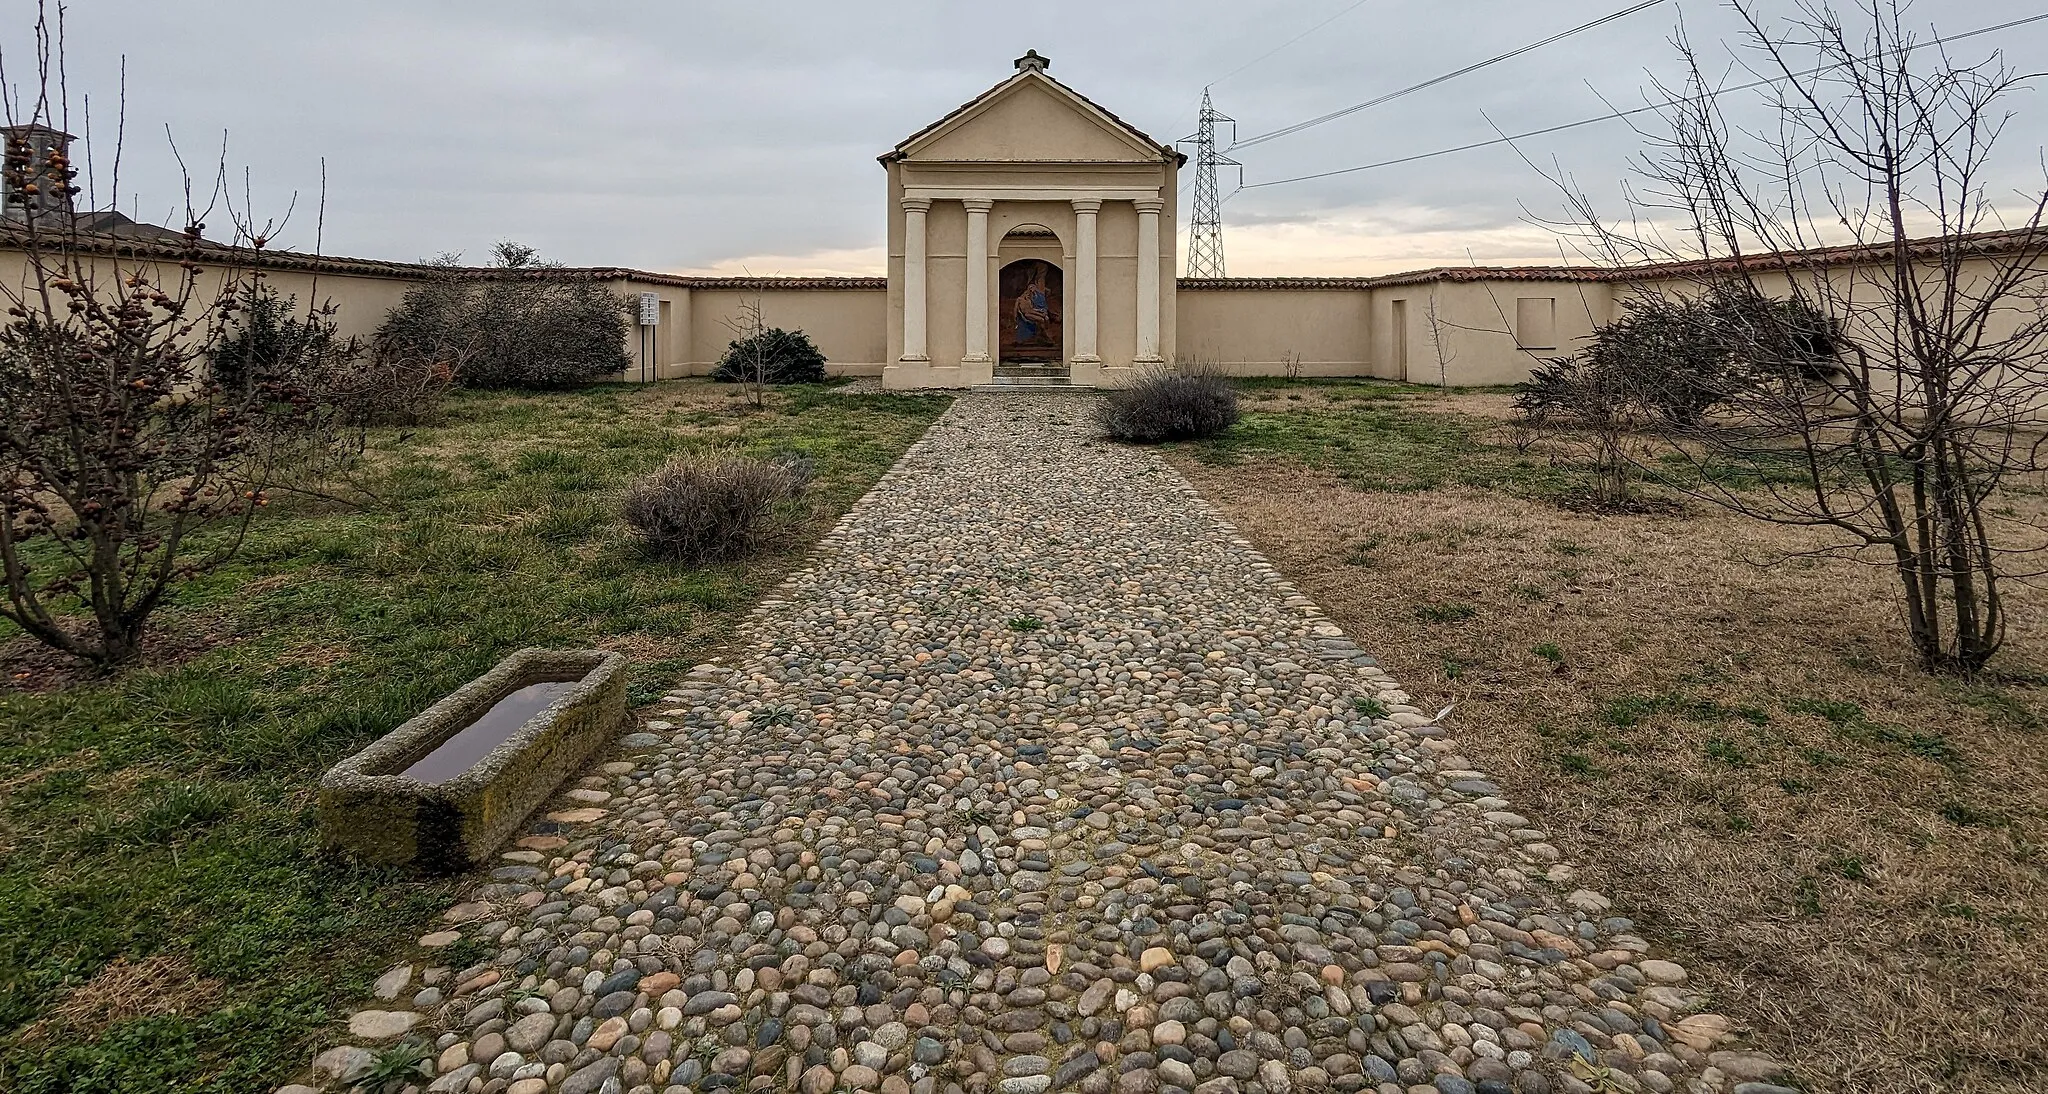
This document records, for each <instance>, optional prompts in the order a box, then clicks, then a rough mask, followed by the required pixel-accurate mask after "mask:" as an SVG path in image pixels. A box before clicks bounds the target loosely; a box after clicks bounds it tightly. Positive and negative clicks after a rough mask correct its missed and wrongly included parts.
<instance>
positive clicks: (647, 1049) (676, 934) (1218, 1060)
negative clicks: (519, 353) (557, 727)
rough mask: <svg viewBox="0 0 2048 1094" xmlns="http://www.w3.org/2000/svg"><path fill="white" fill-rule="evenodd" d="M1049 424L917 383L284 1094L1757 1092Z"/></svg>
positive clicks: (1215, 517) (1158, 491) (1339, 674)
mask: <svg viewBox="0 0 2048 1094" xmlns="http://www.w3.org/2000/svg"><path fill="white" fill-rule="evenodd" d="M1088 410H1089V400H1088V399H1087V398H1085V397H1077V396H1071V395H1065V396H1061V395H1035V396H1022V395H969V396H966V397H963V398H961V399H959V400H958V401H956V403H955V404H954V406H953V407H952V408H951V409H950V410H949V411H948V412H947V413H946V415H945V416H944V417H943V418H941V419H940V420H939V421H938V422H937V423H936V424H935V425H934V426H933V428H932V429H931V431H930V432H929V433H928V434H927V435H926V436H925V437H924V438H923V439H922V440H920V441H919V442H918V443H917V444H916V445H915V446H914V447H913V448H912V449H911V450H910V451H909V452H908V453H906V455H905V456H904V457H903V459H902V460H901V461H899V463H898V464H897V466H896V467H895V468H894V469H892V470H891V471H890V472H889V474H888V475H887V476H886V477H885V478H884V479H883V480H882V481H881V482H880V483H879V484H878V485H877V486H876V488H875V489H874V490H873V491H871V492H870V493H869V494H868V496H866V497H865V498H863V499H862V500H861V501H860V502H859V503H858V504H857V505H856V506H855V507H854V508H853V509H852V510H851V511H850V512H849V513H848V514H847V516H846V517H845V518H844V519H843V520H842V521H841V522H840V525H839V526H838V528H836V529H835V530H834V531H833V532H832V534H831V535H829V536H828V537H827V538H826V540H825V541H824V542H823V544H822V545H821V547H820V549H819V552H818V554H817V556H816V560H815V563H814V564H813V565H812V566H811V567H810V568H808V569H804V570H802V571H799V572H798V573H796V574H794V575H792V576H791V578H790V579H789V580H788V581H787V582H785V583H784V585H783V586H782V587H781V588H780V589H779V590H777V591H776V592H775V593H774V594H772V595H771V596H770V597H769V598H768V599H767V600H765V601H764V602H763V603H762V604H761V605H760V606H759V607H758V608H757V609H756V611H755V614H754V615H753V616H752V617H751V618H750V620H749V622H748V624H747V626H746V627H745V629H744V631H743V633H742V636H741V638H740V640H739V641H738V642H737V644H736V645H735V646H734V647H733V649H732V652H731V653H730V655H729V656H727V657H725V658H723V659H722V661H720V662H718V663H713V664H707V665H703V666H699V667H698V668H697V669H696V670H694V671H692V672H691V673H690V675H689V677H688V678H687V679H686V680H685V681H683V682H682V683H681V684H680V685H679V686H678V687H677V688H675V689H674V691H673V692H672V693H671V694H669V695H668V696H667V697H666V698H665V700H664V701H663V702H662V703H660V704H657V705H656V707H655V708H654V710H653V711H652V712H651V713H650V714H649V718H650V719H651V720H649V721H647V722H646V723H645V724H644V725H643V726H642V727H641V729H640V731H638V732H636V733H634V734H632V735H629V736H628V737H626V738H625V739H624V743H623V748H622V750H621V752H619V753H618V756H619V758H617V759H614V760H612V761H611V762H607V763H604V764H602V765H601V766H599V767H598V768H597V769H596V770H595V771H594V772H592V773H591V774H589V775H588V776H587V777H584V778H582V779H580V780H579V781H578V782H577V783H575V784H574V786H573V787H572V788H570V789H569V790H567V791H566V792H565V794H564V795H563V796H562V798H561V799H560V800H559V801H558V802H557V803H556V804H555V805H554V806H552V807H551V811H550V812H548V813H547V814H545V817H544V819H537V820H536V821H535V822H534V823H533V824H532V825H531V826H530V827H531V831H530V834H528V835H526V836H524V837H522V838H520V839H519V840H517V841H516V842H515V844H514V846H513V847H511V848H510V849H508V850H507V851H506V852H505V853H504V855H503V859H502V861H501V863H500V864H499V865H498V866H497V867H496V868H495V869H493V870H492V871H491V872H490V876H489V879H488V880H487V882H485V883H484V884H482V885H481V886H480V887H479V888H478V889H477V890H476V891H475V892H474V893H473V894H472V895H471V897H470V899H468V900H467V901H465V902H464V903H463V904H461V905H459V906H457V907H455V908H453V909H450V911H449V912H448V914H447V920H448V923H447V925H446V928H445V929H443V930H438V931H436V932H434V933H433V934H429V935H427V936H426V937H424V938H422V939H421V940H420V943H421V948H420V950H419V951H418V953H416V954H415V955H414V956H413V957H412V959H410V960H408V961H406V962H404V963H401V964H398V965H396V966H394V967H393V968H392V970H391V971H390V972H389V973H387V974H386V975H385V976H384V977H383V978H382V979H381V980H380V981H379V982H378V984H377V986H376V989H375V994H376V995H377V996H378V997H379V1001H378V1002H375V1003H373V1004H371V1005H369V1006H367V1007H365V1008H364V1009H363V1010H361V1011H360V1012H358V1013H356V1014H355V1015H353V1016H352V1018H351V1019H350V1030H351V1037H350V1038H349V1040H350V1041H351V1042H352V1043H350V1044H346V1045H343V1046H341V1047H338V1048H334V1049H330V1050H328V1051H326V1052H324V1053H322V1054H321V1056H320V1057H319V1059H317V1060H316V1061H315V1063H314V1068H313V1070H312V1072H311V1073H310V1074H309V1075H307V1076H303V1077H302V1081H301V1083H300V1084H294V1086H292V1087H287V1088H283V1089H284V1090H286V1091H290V1092H291V1094H303V1092H304V1091H307V1090H311V1089H331V1090H341V1089H347V1088H348V1087H349V1086H350V1085H351V1084H352V1083H354V1082H356V1081H358V1080H359V1079H360V1078H361V1077H362V1076H363V1075H364V1074H365V1073H366V1072H367V1071H368V1069H369V1068H371V1067H372V1066H373V1065H374V1064H375V1063H377V1062H378V1061H379V1059H380V1057H379V1055H378V1054H379V1053H383V1054H384V1056H385V1057H386V1058H388V1056H389V1054H390V1051H389V1046H390V1045H392V1044H395V1043H403V1042H402V1041H401V1039H410V1043H412V1044H414V1045H416V1046H417V1049H416V1050H415V1054H416V1055H417V1054H420V1053H419V1051H418V1050H424V1053H423V1058H421V1059H420V1061H419V1063H418V1070H417V1082H415V1083H413V1084H412V1085H414V1086H415V1087H418V1088H421V1089H426V1090H432V1091H450V1092H455V1091H461V1092H487V1094H506V1092H509V1094H543V1092H560V1094H684V1092H691V1091H715V1090H735V1091H739V1090H745V1091H764V1090H777V1091H785V1090H794V1091H800V1092H801V1094H831V1092H835V1091H877V1092H881V1094H1046V1092H1048V1091H1078V1092H1081V1094H1155V1092H1156V1094H1294V1092H1303V1094H1306V1092H1311V1091H1324V1090H1335V1091H1344V1092H1352V1091H1371V1092H1374V1094H1549V1092H1567V1091H1569V1092H1587V1091H1603V1092H1604V1091H1628V1092H1634V1091H1651V1092H1658V1094H1662V1092H1665V1091H1673V1090H1678V1091H1686V1092H1708V1091H1712V1092H1724V1091H1733V1092H1735V1094H1777V1092H1781V1091H1784V1090H1785V1088H1784V1087H1781V1086H1778V1085H1776V1083H1774V1082H1773V1081H1772V1080H1773V1079H1774V1078H1776V1077H1777V1076H1778V1074H1779V1068H1778V1065H1777V1064H1776V1063H1775V1062H1773V1061H1772V1060H1770V1059H1769V1058H1767V1057H1765V1056H1763V1055H1761V1054H1758V1053H1756V1052H1753V1051H1749V1050H1746V1049H1744V1048H1742V1047H1741V1046H1740V1045H1739V1043H1738V1042H1737V1041H1735V1040H1734V1038H1733V1036H1732V1035H1733V1034H1734V1033H1735V1032H1736V1031H1735V1030H1734V1029H1733V1023H1731V1022H1730V1021H1729V1020H1728V1019H1726V1018H1724V1017H1722V1016H1720V1015H1718V1014H1715V1013H1713V1012H1712V1011H1711V1010H1710V1009H1708V1007H1707V1003H1708V1000H1707V997H1706V995H1705V994H1704V992H1703V991H1702V990H1701V989H1700V987H1699V986H1698V985H1695V984H1693V983H1690V982H1689V978H1688V976H1687V974H1686V971H1685V970H1684V969H1683V968H1682V967H1680V966H1679V965H1677V964H1675V963H1673V962H1670V961H1666V960H1659V959H1656V958H1654V957H1653V956H1652V952H1651V947H1650V946H1649V945H1648V943H1646V942H1645V941H1644V939H1643V938H1641V937H1640V936H1638V935H1637V934H1636V933H1635V932H1634V927H1633V925H1632V924H1631V923H1630V921H1629V920H1627V919H1624V918H1620V917H1618V916H1615V915H1613V914H1611V909H1610V905H1609V902H1608V901H1607V900H1606V899H1605V898H1604V897H1602V896H1600V895H1599V894H1598V893H1595V892H1592V891H1590V890H1587V889H1583V888H1579V887H1577V886H1576V885H1575V884H1574V882H1573V875H1572V869H1571V867H1570V866H1569V865H1568V864H1567V863H1565V862H1563V861H1561V860H1560V855H1559V853H1558V851H1557V849H1556V848H1555V847H1553V846H1552V845H1551V844H1550V843H1549V842H1548V840H1547V839H1546V837H1545V834H1544V833H1543V832H1542V831H1541V830H1539V829H1538V828H1537V827H1536V826H1535V825H1533V824H1532V823H1531V822H1530V821H1529V820H1527V819H1526V818H1524V817H1522V816H1520V815H1518V814H1517V813H1515V812H1514V811H1513V810H1512V808H1511V806H1510V804H1509V803H1508V802H1507V801H1506V800H1504V799H1503V798H1502V797H1501V796H1500V792H1499V790H1498V788H1497V787H1496V786H1495V785H1494V784H1493V783H1492V782H1490V781H1488V780H1487V778H1486V776H1485V775H1483V774H1481V773H1480V772H1478V771H1476V770H1473V769H1472V765H1471V764H1470V763H1468V762H1467V761H1466V760H1464V759H1463V758H1462V757H1461V756H1460V755H1459V749H1458V744H1457V740H1456V738H1455V737H1454V736H1453V735H1452V734H1451V733H1450V732H1448V731H1447V730H1446V729H1444V728H1442V727H1440V726H1439V725H1438V724H1437V721H1438V720H1439V718H1440V717H1441V715H1439V716H1437V717H1433V716H1432V715H1431V714H1430V713H1429V712H1426V711H1424V710H1421V709H1418V708H1417V707H1416V706H1415V705H1414V704H1413V703H1412V702H1411V701H1410V699H1409V696H1408V695H1407V694H1405V693H1404V692H1403V691H1402V690H1401V688H1400V686H1399V685H1398V684H1397V683H1396V682H1395V680H1394V679H1393V678H1392V677H1390V676H1389V675H1388V674H1387V673H1386V672H1385V671H1384V670H1383V669H1382V668H1381V667H1380V666H1379V665H1378V664H1377V663H1376V662H1375V661H1374V659H1373V658H1372V657H1370V656H1369V655H1368V654H1367V653H1366V652H1365V651H1363V650H1362V649H1361V648H1360V647H1359V646H1358V645H1356V644H1355V643H1354V642H1353V641H1352V640H1351V639H1350V638H1348V637H1346V636H1345V634H1344V633H1343V632H1342V631H1341V630H1339V629H1338V628H1337V627H1336V626H1334V625H1333V624H1331V623H1330V622H1329V621H1328V620H1326V619H1325V618H1324V617H1323V616H1322V615H1321V614H1320V613H1319V612H1318V611H1317V610H1316V607H1315V605H1314V604H1313V603H1311V602H1310V601H1309V600H1308V599H1307V598H1306V597H1304V596H1302V595H1300V594H1299V593H1298V592H1296V591H1295V590H1294V589H1293V588H1292V587H1291V586H1289V585H1288V584H1287V583H1286V582H1285V581H1284V580H1282V578H1281V577H1280V575H1279V574H1278V573H1276V572H1275V571H1274V569H1273V568H1272V567H1271V566H1270V565H1269V564H1268V563H1267V562H1266V561H1265V559H1264V558H1263V557H1262V556H1260V555H1259V553H1258V552H1257V551H1256V550H1255V549H1253V548H1252V546H1251V545H1250V544H1249V543H1247V542H1246V541H1245V540H1244V539H1243V538H1242V537H1240V536H1239V535H1238V534H1237V532H1236V531H1235V530H1234V529H1232V528H1231V526H1230V525H1229V524H1228V522H1226V521H1225V520H1224V519H1223V518H1222V517H1221V516H1220V515H1219V514H1217V513H1216V512H1215V511H1214V510H1213V509H1212V508H1211V507H1210V506H1208V505H1207V504H1206V503H1205V502H1204V501H1203V500H1202V499H1201V498H1200V496H1199V495H1198V494H1196V493H1195V491H1194V490H1193V489H1192V488H1191V487H1190V486H1189V485H1188V484H1187V482H1186V481H1185V480H1184V479H1182V478H1181V477H1180V476H1179V475H1178V474H1177V473H1175V472H1174V471H1173V470H1172V469H1171V468H1170V467H1168V466H1167V465H1166V464H1165V463H1164V462H1163V461H1162V460H1160V459H1159V458H1158V457H1157V456H1156V455H1155V454H1153V453H1150V452H1147V451H1144V450H1140V449H1133V448H1128V447H1124V446H1119V445H1113V444H1110V443H1107V442H1105V441H1101V440H1099V439H1096V438H1095V437H1094V436H1093V435H1092V431H1091V429H1090V428H1089V426H1088ZM451 947H456V948H453V949H451ZM461 947H467V948H468V949H469V951H470V954H471V956H472V958H473V960H472V962H471V963H469V964H468V965H467V967H456V966H455V964H454V963H451V962H449V961H448V960H447V959H446V958H445V956H443V955H445V954H447V953H451V952H453V953H460V952H462V949H461Z"/></svg>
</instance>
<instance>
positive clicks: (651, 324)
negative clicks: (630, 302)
mask: <svg viewBox="0 0 2048 1094" xmlns="http://www.w3.org/2000/svg"><path fill="white" fill-rule="evenodd" d="M660 326H661V296H660V294H658V293H651V292H644V293H641V294H640V382H641V383H643V384H644V383H646V382H647V380H648V371H649V366H650V358H652V357H653V356H654V344H655V337H654V336H655V330H656V328H658V327H660Z"/></svg>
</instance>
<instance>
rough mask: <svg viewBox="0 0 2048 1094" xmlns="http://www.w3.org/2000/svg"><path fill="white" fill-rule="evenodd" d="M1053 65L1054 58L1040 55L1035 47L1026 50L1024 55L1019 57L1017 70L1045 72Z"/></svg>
mask: <svg viewBox="0 0 2048 1094" xmlns="http://www.w3.org/2000/svg"><path fill="white" fill-rule="evenodd" d="M1051 67H1052V58H1050V57H1040V56H1039V55H1038V51H1037V50H1035V49H1032V50H1026V51H1025V52H1024V56H1022V57H1019V58H1017V71H1019V72H1044V71H1045V70H1046V69H1048V68H1051Z"/></svg>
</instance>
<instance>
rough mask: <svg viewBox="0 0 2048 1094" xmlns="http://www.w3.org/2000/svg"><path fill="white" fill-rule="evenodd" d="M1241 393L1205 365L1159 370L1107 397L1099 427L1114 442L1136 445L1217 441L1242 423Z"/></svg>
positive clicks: (1097, 416)
mask: <svg viewBox="0 0 2048 1094" xmlns="http://www.w3.org/2000/svg"><path fill="white" fill-rule="evenodd" d="M1237 419H1238V407H1237V388H1236V387H1234V386H1232V385H1231V383H1230V380H1229V378H1228V377H1226V376H1224V375H1223V374H1222V373H1220V372H1216V371H1214V370H1211V369H1207V368H1202V367H1199V366H1196V367H1190V368H1186V369H1182V370H1178V371H1175V370H1169V369H1154V370H1150V371H1147V372H1145V373H1143V374H1141V375H1139V376H1138V378H1137V379H1136V380H1134V381H1132V382H1131V383H1130V384H1127V385H1125V386H1124V387H1120V388H1112V389H1110V390H1109V391H1107V392H1105V393H1104V394H1103V397H1102V401H1101V403H1099V404H1098V405H1097V406H1096V408H1095V423H1096V424H1097V425H1098V426H1100V427H1102V431H1103V432H1104V433H1106V434H1108V435H1109V436H1110V437H1111V438H1113V439H1115V440H1119V441H1130V442H1133V443H1136V444H1157V443H1159V442H1161V441H1184V440H1193V439H1196V438H1200V437H1213V436H1215V435H1216V434H1218V433H1221V432H1223V431H1224V430H1226V429H1229V428H1230V427H1231V426H1233V425H1236V424H1237Z"/></svg>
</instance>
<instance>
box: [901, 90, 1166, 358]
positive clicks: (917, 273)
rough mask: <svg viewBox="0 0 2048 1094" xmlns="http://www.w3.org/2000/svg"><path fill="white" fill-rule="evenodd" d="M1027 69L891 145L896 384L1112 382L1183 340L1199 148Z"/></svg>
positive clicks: (1162, 356) (1161, 356)
mask: <svg viewBox="0 0 2048 1094" xmlns="http://www.w3.org/2000/svg"><path fill="white" fill-rule="evenodd" d="M1051 64H1052V62H1051V61H1050V60H1049V59H1047V58H1045V57H1043V56H1040V55H1039V53H1038V51H1036V50H1032V51H1030V52H1027V53H1026V54H1025V55H1024V56H1022V57H1019V58H1018V59H1017V61H1016V73H1015V74H1014V75H1012V76H1011V77H1010V78H1008V79H1006V80H1004V81H1003V82H1001V83H999V84H997V85H995V86H994V87H991V88H989V89H988V90H987V91H984V92H982V93H981V94H980V95H978V96H976V97H975V98H973V99H972V100H970V101H968V102H967V103H965V104H963V105H961V106H960V107H959V108H957V109H955V110H954V111H952V112H951V113H949V114H947V115H946V116H945V117H943V118H940V119H939V120H937V121H935V122H933V123H931V124H930V125H928V126H925V127H924V128H923V129H920V130H918V131H917V132H916V133H913V134H911V135H910V136H909V137H906V138H905V139H904V140H903V141H902V142H901V143H899V144H897V145H896V147H894V148H892V149H890V150H889V151H888V152H887V153H886V154H884V155H883V156H882V157H881V161H882V166H883V168H884V169H885V170H886V172H887V174H888V203H889V204H888V223H889V274H888V283H889V302H888V339H889V346H888V355H887V362H886V364H885V365H884V367H883V370H882V382H883V384H884V385H885V386H887V387H890V388H949V387H974V386H978V385H983V384H989V383H1004V384H1019V385H1022V384H1070V385H1073V386H1077V387H1105V386H1115V385H1117V384H1119V383H1122V382H1123V380H1124V379H1125V378H1126V377H1128V376H1129V375H1130V374H1131V372H1132V370H1134V369H1139V368H1143V367H1144V366H1146V365H1151V364H1158V363H1161V362H1164V361H1167V360H1171V359H1172V357H1173V353H1174V345H1173V341H1174V330H1175V326H1176V323H1175V311H1174V289H1175V279H1174V271H1175V269H1176V268H1177V262H1176V257H1175V254H1174V240H1175V231H1174V217H1175V212H1176V210H1175V193H1176V190H1177V188H1178V182H1177V178H1178V173H1179V171H1180V168H1181V166H1182V165H1183V164H1184V163H1185V162H1186V159H1187V158H1186V157H1185V156H1183V155H1181V154H1180V153H1179V152H1177V151H1175V150H1174V148H1173V147H1172V146H1171V145H1166V144H1161V143H1160V142H1158V141H1156V140H1153V139H1152V138H1151V137H1148V136H1146V135H1145V134H1144V133H1142V132H1140V131H1139V130H1138V129H1137V128H1135V127H1134V126H1132V125H1131V124H1130V123H1128V122H1125V121H1124V120H1122V119H1121V118H1118V117H1117V116H1116V115H1114V114H1112V113H1110V112H1109V111H1107V110H1105V109H1103V108H1102V107H1100V106H1098V105H1096V104H1095V103H1093V102H1090V101H1089V100H1088V99H1087V97H1085V96H1083V95H1082V94H1081V93H1080V92H1077V91H1075V90H1074V89H1073V88H1070V87H1068V86H1066V85H1065V84H1063V83H1061V82H1059V81H1058V80H1056V79H1054V78H1053V77H1052V76H1051V75H1050V74H1049V73H1048V71H1047V70H1048V69H1049V68H1050V67H1051Z"/></svg>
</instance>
